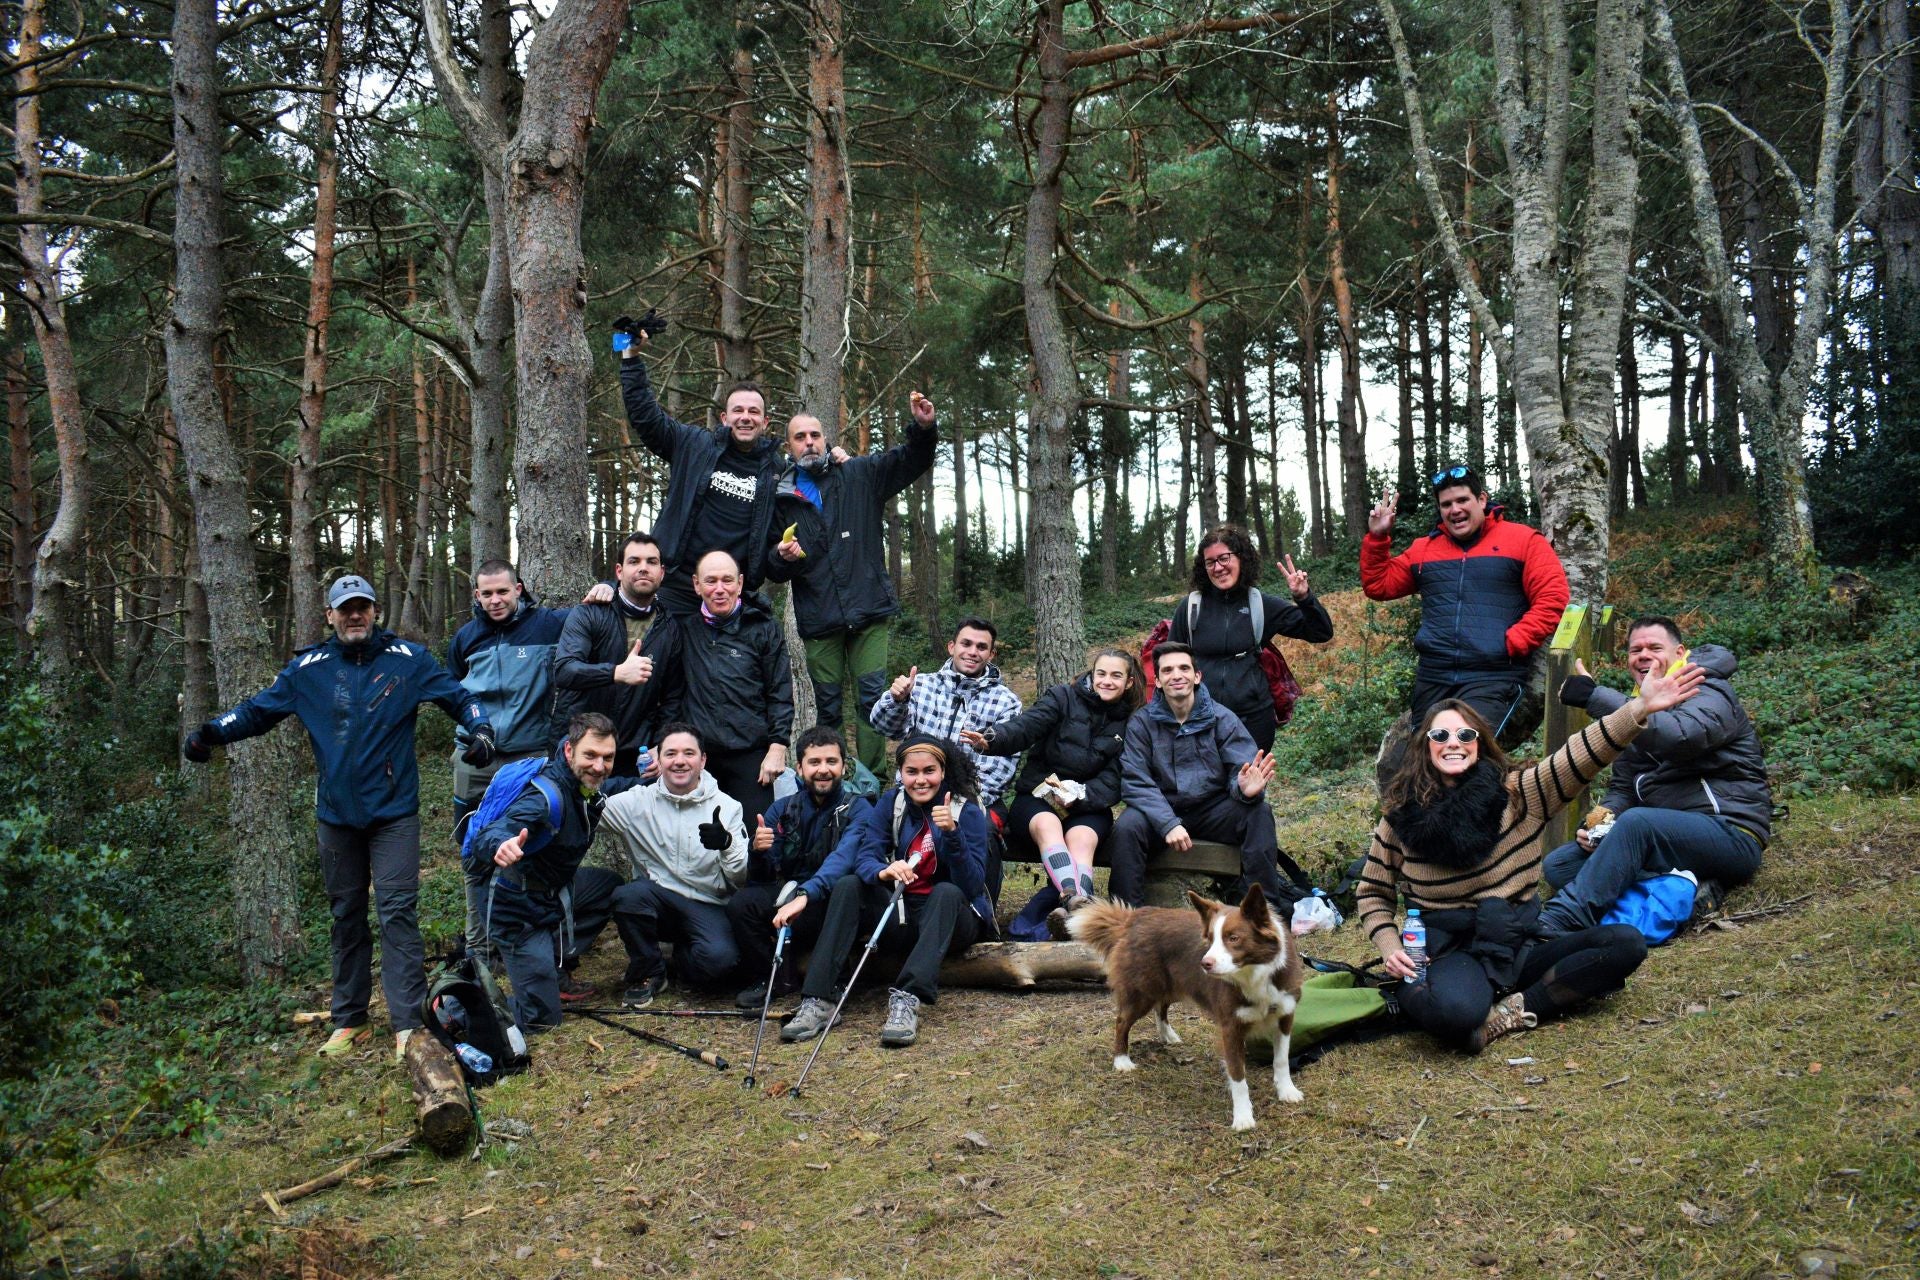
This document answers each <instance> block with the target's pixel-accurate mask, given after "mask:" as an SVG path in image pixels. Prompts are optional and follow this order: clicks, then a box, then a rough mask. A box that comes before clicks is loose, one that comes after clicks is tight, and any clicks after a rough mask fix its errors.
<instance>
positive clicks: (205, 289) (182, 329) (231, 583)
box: [164, 0, 302, 981]
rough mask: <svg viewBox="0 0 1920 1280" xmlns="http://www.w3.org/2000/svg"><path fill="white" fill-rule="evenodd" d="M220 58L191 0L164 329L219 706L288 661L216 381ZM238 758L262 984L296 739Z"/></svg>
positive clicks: (290, 899)
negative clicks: (269, 626) (274, 645)
mask: <svg viewBox="0 0 1920 1280" xmlns="http://www.w3.org/2000/svg"><path fill="white" fill-rule="evenodd" d="M218 49H219V28H218V23H217V18H216V6H215V4H214V0H178V2H177V3H176V4H175V6H174V12H173V49H172V53H173V66H172V94H173V146H174V155H175V157H176V161H175V171H176V185H175V193H174V229H173V242H174V298H173V311H172V315H171V316H170V317H169V319H168V322H167V324H166V325H165V328H164V332H165V337H166V351H167V390H168V395H169V398H170V400H171V402H172V407H173V416H174V421H175V423H176V424H177V426H178V429H179V432H180V448H181V453H182V457H183V461H184V462H185V465H186V471H187V491H188V494H189V495H190V496H191V498H192V500H193V510H194V537H195V546H196V548H197V550H198V552H199V564H198V567H197V569H196V572H195V578H196V581H197V582H198V583H199V585H200V586H201V587H203V588H204V589H205V591H206V600H207V619H208V635H209V641H210V646H211V649H212V657H213V666H214V673H215V678H216V680H217V683H218V693H219V698H220V700H221V701H222V702H223V703H227V704H232V703H235V702H238V701H240V700H241V699H242V698H244V697H246V696H248V695H249V694H251V693H253V692H254V691H255V690H257V689H260V688H262V687H263V686H265V685H266V684H267V682H268V681H270V680H271V679H272V678H273V675H274V666H275V664H274V662H273V661H272V658H271V657H270V656H269V654H268V652H267V644H266V635H265V632H264V630H263V628H262V626H261V609H260V601H261V593H260V583H259V580H258V578H257V577H256V575H255V573H254V565H253V547H252V540H251V532H252V521H251V514H250V511H249V507H248V494H247V488H246V468H245V466H244V464H243V463H242V461H241V458H240V456H239V453H238V451H237V450H236V449H235V448H234V445H233V440H232V437H231V436H230V435H229V433H228V429H227V422H226V417H225V415H224V414H223V413H222V411H221V405H220V394H219V389H218V387H217V385H216V382H215V377H214V359H213V344H214V339H215V337H216V335H217V334H218V333H219V331H220V325H221V310H222V294H223V285H222V280H221V272H222V268H221V259H220V244H221V226H220V221H221V220H220V214H221V201H222V198H223V190H224V186H225V182H224V175H223V174H222V172H221V153H222V147H223V139H224V137H225V131H224V129H223V128H222V127H221V123H220V98H219V94H220V88H221V84H222V78H221V75H220V68H219V59H218ZM227 759H228V771H227V777H228V782H229V800H228V811H227V817H228V824H227V840H228V849H229V852H230V856H231V859H232V872H231V879H232V884H233V893H234V924H235V929H236V932H237V933H238V942H239V950H240V962H241V968H242V971H243V972H244V973H245V975H246V976H247V978H248V979H249V980H250V981H259V980H263V979H265V980H277V979H279V978H280V977H281V976H283V975H284V974H285V972H286V969H287V964H288V962H289V961H290V960H291V959H292V958H293V957H295V956H296V955H298V954H299V952H300V951H301V949H302V938H301V934H300V914H299V910H298V901H297V899H298V884H299V875H298V868H299V862H298V859H297V857H296V854H295V852H294V848H295V846H294V832H293V823H292V815H293V814H294V813H295V812H296V811H297V809H298V807H299V805H300V800H299V789H298V788H297V787H296V786H295V785H294V779H295V776H296V772H295V769H294V764H293V737H292V735H291V734H290V733H285V732H282V733H275V734H268V735H266V736H263V737H260V738H255V739H253V740H251V741H248V742H243V743H239V744H237V745H235V746H234V748H233V749H232V750H230V751H229V752H228V753H227Z"/></svg>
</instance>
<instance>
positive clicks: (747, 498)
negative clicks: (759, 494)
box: [713, 471, 754, 502]
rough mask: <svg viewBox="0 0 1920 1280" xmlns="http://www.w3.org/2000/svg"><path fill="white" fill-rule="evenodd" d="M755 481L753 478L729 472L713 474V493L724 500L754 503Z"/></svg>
mask: <svg viewBox="0 0 1920 1280" xmlns="http://www.w3.org/2000/svg"><path fill="white" fill-rule="evenodd" d="M753 490H754V479H753V477H752V476H737V475H734V474H733V473H731V472H728V471H715V472H714V473H713V491H714V493H716V494H718V495H719V496H720V497H723V498H732V499H733V500H734V501H735V502H752V501H753Z"/></svg>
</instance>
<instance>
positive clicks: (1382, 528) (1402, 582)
mask: <svg viewBox="0 0 1920 1280" xmlns="http://www.w3.org/2000/svg"><path fill="white" fill-rule="evenodd" d="M1399 509H1400V495H1399V494H1397V493H1388V494H1387V495H1386V496H1384V497H1382V498H1381V499H1380V501H1379V503H1378V504H1376V505H1375V506H1374V508H1373V510H1372V511H1371V512H1369V513H1368V515H1367V534H1366V536H1365V537H1364V538H1362V539H1360V589H1361V590H1363V591H1365V592H1366V593H1367V599H1369V600H1398V599H1399V598H1400V597H1401V596H1409V595H1412V594H1413V589H1414V585H1415V584H1414V577H1413V569H1412V567H1411V564H1410V562H1409V558H1408V557H1409V554H1410V553H1409V552H1407V551H1402V552H1401V553H1400V554H1399V555H1397V556H1396V555H1394V554H1393V518H1394V515H1395V514H1396V513H1397V512H1398V511H1399Z"/></svg>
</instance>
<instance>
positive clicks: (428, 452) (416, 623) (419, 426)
mask: <svg viewBox="0 0 1920 1280" xmlns="http://www.w3.org/2000/svg"><path fill="white" fill-rule="evenodd" d="M418 283H419V282H418V277H417V275H416V273H415V270H414V264H413V258H412V257H411V256H409V257H408V258H407V306H408V308H409V309H412V308H413V307H414V306H415V305H417V303H418V301H419V295H418V292H417V288H418ZM408 347H409V352H408V355H409V359H410V362H411V367H412V372H413V546H412V548H411V549H410V550H409V552H408V554H407V594H406V599H405V601H404V602H403V603H402V604H401V606H400V617H399V621H398V622H397V623H396V624H395V630H397V631H398V632H399V633H400V634H401V635H403V636H406V637H407V638H409V639H412V640H423V639H425V638H426V634H427V632H426V615H427V610H426V591H427V549H428V547H429V545H430V544H431V543H432V542H433V436H432V434H431V431H430V428H429V426H428V417H427V371H426V367H425V366H424V365H423V364H422V363H421V360H420V340H419V339H418V338H415V339H414V340H413V341H412V342H410V343H409V344H408Z"/></svg>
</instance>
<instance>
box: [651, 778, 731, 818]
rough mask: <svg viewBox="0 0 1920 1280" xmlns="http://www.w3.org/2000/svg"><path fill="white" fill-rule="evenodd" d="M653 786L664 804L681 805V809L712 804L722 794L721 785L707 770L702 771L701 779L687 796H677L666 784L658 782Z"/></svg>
mask: <svg viewBox="0 0 1920 1280" xmlns="http://www.w3.org/2000/svg"><path fill="white" fill-rule="evenodd" d="M653 785H654V787H655V788H656V789H657V790H658V791H659V793H660V799H661V800H662V801H663V802H664V803H666V804H672V805H679V806H680V807H681V808H691V807H693V806H695V805H702V804H712V803H713V798H714V797H715V796H717V795H719V794H720V784H719V783H718V782H716V781H715V780H714V777H713V775H712V774H710V773H708V772H707V771H706V770H705V769H702V770H701V771H700V777H699V779H698V781H696V782H695V783H694V784H693V790H691V791H689V792H687V793H686V794H685V795H675V794H674V793H673V792H671V791H669V790H667V784H666V783H665V782H656V783H654V784H653Z"/></svg>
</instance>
